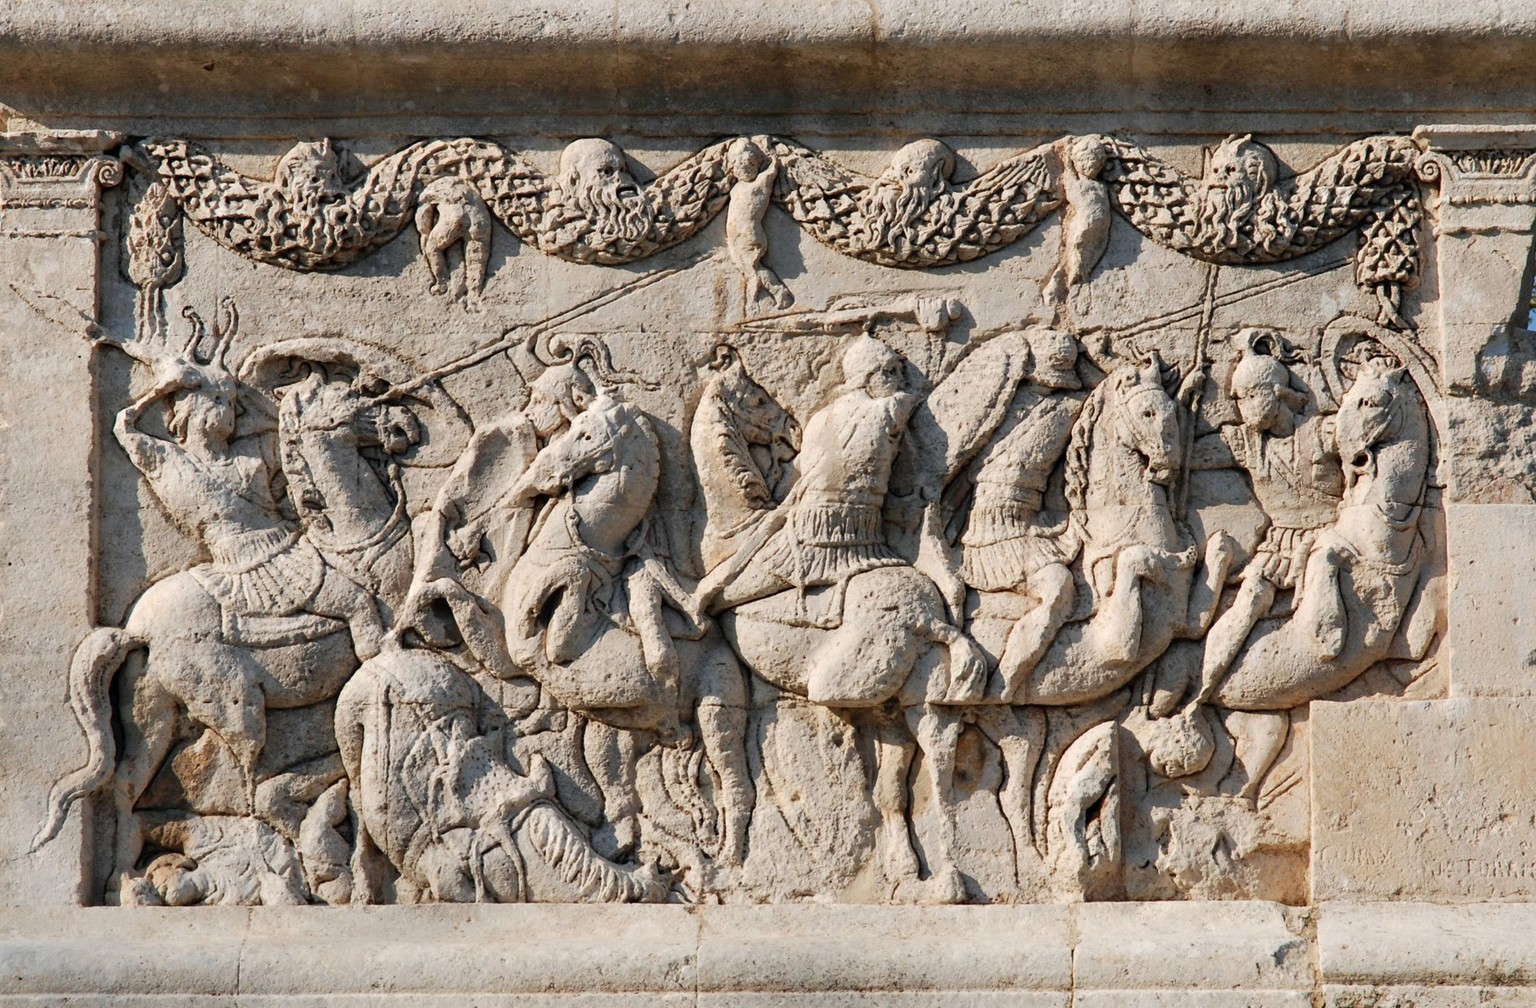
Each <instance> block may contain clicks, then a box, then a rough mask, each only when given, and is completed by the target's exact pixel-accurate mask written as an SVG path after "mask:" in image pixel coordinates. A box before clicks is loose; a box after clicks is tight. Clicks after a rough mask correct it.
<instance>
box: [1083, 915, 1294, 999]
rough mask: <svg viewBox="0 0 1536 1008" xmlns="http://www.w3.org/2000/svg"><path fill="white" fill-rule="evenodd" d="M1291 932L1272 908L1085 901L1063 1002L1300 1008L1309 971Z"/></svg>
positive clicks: (1283, 917) (1291, 924)
mask: <svg viewBox="0 0 1536 1008" xmlns="http://www.w3.org/2000/svg"><path fill="white" fill-rule="evenodd" d="M1299 930H1300V929H1299V927H1298V925H1297V924H1296V923H1295V922H1293V921H1292V920H1290V919H1288V916H1287V912H1286V911H1285V910H1284V908H1282V907H1280V906H1278V905H1276V904H1273V903H1230V904H1224V905H1218V904H1213V903H1189V904H1174V903H1163V904H1141V905H1137V906H1130V905H1110V904H1092V903H1090V904H1085V905H1083V906H1081V907H1078V908H1077V912H1076V936H1077V940H1076V944H1075V951H1074V955H1073V981H1074V984H1075V994H1074V1000H1073V1004H1074V1005H1094V1006H1096V1008H1098V1006H1103V1008H1108V1006H1111V1005H1135V1006H1138V1008H1141V1006H1146V1008H1162V1006H1170V1008H1171V1006H1173V1005H1180V1004H1188V1005H1198V1006H1209V1008H1228V1006H1232V1008H1237V1006H1241V1005H1254V1006H1263V1008H1270V1006H1275V1008H1292V1006H1296V1008H1300V1006H1303V1005H1307V1004H1309V1003H1310V1001H1309V998H1310V996H1311V995H1310V991H1311V987H1312V967H1311V960H1310V949H1309V943H1308V940H1307V938H1306V937H1305V935H1303V934H1301V933H1298V932H1299Z"/></svg>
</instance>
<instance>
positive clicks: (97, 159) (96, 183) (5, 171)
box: [0, 130, 123, 233]
mask: <svg viewBox="0 0 1536 1008" xmlns="http://www.w3.org/2000/svg"><path fill="white" fill-rule="evenodd" d="M121 140H122V138H121V137H120V136H119V135H118V134H116V133H108V132H104V131H100V130H81V131H76V130H70V131H62V132H57V133H0V207H3V208H4V209H6V210H21V209H35V210H45V211H46V210H61V209H62V210H89V209H94V208H95V206H96V201H97V198H98V197H99V195H100V192H101V190H102V189H103V188H110V187H112V186H115V185H118V184H119V183H121V182H122V181H123V165H122V162H121V161H119V160H118V159H117V158H116V157H115V156H112V155H109V154H106V153H105V152H106V151H108V150H110V149H111V148H113V147H115V146H117V144H118V143H120V142H121ZM24 233H25V229H24Z"/></svg>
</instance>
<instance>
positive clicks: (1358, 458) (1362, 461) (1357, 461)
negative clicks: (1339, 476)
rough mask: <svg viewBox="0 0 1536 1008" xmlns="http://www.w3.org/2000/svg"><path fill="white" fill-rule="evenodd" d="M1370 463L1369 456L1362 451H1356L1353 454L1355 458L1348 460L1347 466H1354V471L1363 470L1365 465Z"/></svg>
mask: <svg viewBox="0 0 1536 1008" xmlns="http://www.w3.org/2000/svg"><path fill="white" fill-rule="evenodd" d="M1370 461H1371V457H1370V456H1369V455H1367V454H1366V453H1365V452H1363V451H1358V452H1355V457H1354V458H1352V459H1350V460H1349V464H1350V465H1352V466H1354V467H1355V468H1356V469H1364V468H1365V466H1366V464H1367V463H1369V462H1370Z"/></svg>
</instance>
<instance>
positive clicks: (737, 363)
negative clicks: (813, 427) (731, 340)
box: [704, 344, 800, 482]
mask: <svg viewBox="0 0 1536 1008" xmlns="http://www.w3.org/2000/svg"><path fill="white" fill-rule="evenodd" d="M709 366H710V369H711V370H712V371H714V373H715V374H714V377H712V378H711V379H710V381H709V383H708V387H707V389H706V390H705V393H704V394H705V398H706V399H707V400H708V402H709V404H710V408H711V410H712V412H713V414H714V416H715V418H716V419H717V421H718V422H719V423H720V424H721V425H722V426H723V427H724V428H726V429H728V430H730V431H732V432H734V433H735V434H736V435H737V436H738V437H739V438H740V441H741V442H742V443H744V444H745V445H750V446H754V447H761V448H764V449H766V451H767V456H768V458H767V460H768V463H769V468H776V467H777V466H779V465H780V464H782V463H785V462H788V461H790V460H791V459H793V458H794V457H795V456H796V455H797V454H798V453H799V451H800V424H799V423H797V422H796V420H795V418H794V417H793V416H791V415H790V413H789V411H788V410H786V409H785V408H784V407H783V406H782V405H780V404H779V401H778V400H777V399H775V398H774V397H773V396H772V395H770V394H769V393H768V390H767V389H765V388H763V387H762V386H761V385H759V384H758V383H757V381H756V380H755V379H754V378H753V377H752V376H751V375H749V374H748V373H747V369H746V367H745V366H744V365H743V364H742V363H741V357H740V356H739V355H738V354H737V353H736V351H735V350H734V349H733V348H731V347H730V346H727V345H725V344H721V345H720V346H718V347H716V348H715V356H714V359H713V360H712V361H711V362H710V365H709ZM759 468H762V467H761V466H759ZM763 475H764V478H765V479H768V480H769V482H772V479H771V478H770V477H771V476H772V473H769V472H764V474H763Z"/></svg>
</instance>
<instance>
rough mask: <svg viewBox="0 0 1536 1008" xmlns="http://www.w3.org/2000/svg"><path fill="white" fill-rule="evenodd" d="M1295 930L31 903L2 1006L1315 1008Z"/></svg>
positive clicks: (1279, 919)
mask: <svg viewBox="0 0 1536 1008" xmlns="http://www.w3.org/2000/svg"><path fill="white" fill-rule="evenodd" d="M1299 921H1300V917H1299V916H1298V914H1297V912H1296V911H1294V910H1288V909H1287V908H1284V907H1281V906H1279V905H1278V904H1273V903H1258V902H1253V903H1243V902H1233V903H1205V904H1193V903H1185V904H1179V903H1165V904H1149V905H1139V906H1138V905H1133V904H1098V905H1088V906H992V907H878V906H823V905H796V906H723V907H721V906H715V907H694V908H685V907H620V906H601V907H599V906H450V905H434V906H418V907H380V908H372V909H367V910H355V909H344V908H335V909H323V908H293V909H282V908H268V909H259V910H248V909H238V908H217V907H214V908H196V909H188V910H178V909H142V910H140V909H133V910H127V909H114V908H71V909H50V910H42V911H39V910H33V909H21V910H8V911H4V912H0V1005H11V1004H16V1005H20V1004H35V1003H38V999H40V998H46V997H49V996H54V997H58V996H64V995H69V996H71V997H77V996H85V997H87V998H89V997H92V996H96V995H108V994H112V995H118V996H123V997H137V998H146V999H148V998H154V997H157V996H171V995H176V994H189V993H196V994H200V995H203V996H205V997H209V996H211V997H220V996H223V997H229V998H235V997H239V999H240V1003H241V1004H242V1005H244V1004H246V1003H247V999H251V998H254V999H258V1000H261V999H271V1000H272V1001H273V1002H274V1003H277V1002H279V1001H281V1000H283V999H299V998H304V997H306V996H313V995H320V994H324V995H328V996H330V997H337V998H345V999H351V998H354V997H362V996H364V995H374V996H381V998H382V996H384V995H389V996H395V997H399V996H402V995H425V996H446V995H458V996H461V997H462V996H467V995H493V996H494V997H495V998H497V999H501V998H509V999H510V998H522V999H523V1000H526V1001H528V1003H541V1002H542V1001H543V999H544V998H546V997H547V998H548V1003H551V1004H556V1003H560V1001H559V997H558V995H562V994H572V993H576V992H580V993H582V994H584V995H586V996H588V997H591V998H599V999H605V998H615V997H619V996H621V995H630V996H633V997H634V998H635V1000H636V1003H648V1004H649V1003H661V1002H659V1001H657V1000H654V999H656V998H659V997H662V996H669V995H670V996H679V997H684V998H688V997H696V998H697V999H698V1001H697V1003H700V1004H706V1003H719V1004H726V1003H730V1004H742V1003H753V1002H754V1000H755V999H756V998H758V997H766V996H769V995H774V996H780V997H787V998H794V997H795V996H797V995H811V994H822V995H825V994H827V993H829V992H831V993H836V994H837V995H838V996H839V998H840V999H842V1000H845V1001H846V1003H849V1004H853V1003H865V1002H864V1001H863V1000H862V996H866V995H872V994H877V993H878V994H880V995H881V996H882V997H886V998H894V997H897V996H899V997H900V998H903V999H911V1003H914V1004H944V1003H950V1002H951V1001H954V1003H964V1004H984V1003H987V1002H986V1000H985V999H986V998H987V997H990V996H994V995H998V994H1001V993H1007V992H1034V993H1036V994H1041V995H1045V994H1051V995H1063V997H1062V998H1061V999H1059V1000H1058V999H1052V998H1044V999H1032V1000H1030V1001H1028V1002H1008V1003H1012V1004H1037V1003H1038V1004H1041V1005H1046V1004H1057V1003H1060V1004H1063V1005H1064V1004H1065V1003H1066V1001H1065V997H1064V995H1066V994H1067V993H1068V992H1071V991H1074V990H1076V991H1080V992H1090V991H1092V992H1100V993H1101V994H1102V995H1103V996H1104V997H1109V995H1110V994H1112V993H1118V994H1122V995H1123V994H1125V993H1126V992H1145V993H1146V999H1147V1000H1146V1003H1148V1004H1153V1003H1161V1002H1162V1001H1166V1000H1167V997H1169V996H1172V994H1174V993H1177V992H1179V991H1188V990H1211V991H1227V992H1234V991H1236V992H1243V994H1244V996H1246V997H1248V998H1249V999H1250V1001H1252V1002H1254V1003H1257V1004H1270V1003H1275V1004H1290V1003H1296V1004H1304V1003H1305V1001H1304V1000H1302V1001H1297V1000H1295V999H1296V998H1297V997H1300V996H1305V995H1307V993H1308V992H1310V991H1311V990H1312V989H1313V988H1314V977H1313V975H1312V971H1311V967H1310V963H1311V962H1312V960H1313V957H1312V955H1311V953H1310V950H1309V949H1308V945H1307V937H1306V935H1305V934H1304V933H1299V932H1298V930H1297V928H1298V927H1299V926H1300V925H1299V923H1298V922H1299ZM960 994H965V995H966V998H964V999H959V998H958V995H960ZM972 995H975V997H972ZM1095 996H1098V995H1095ZM642 999H651V1000H644V1001H642ZM1112 1000H1113V999H1112V998H1111V1001H1112ZM86 1003H88V1002H86ZM147 1003H153V1002H147ZM252 1003H254V1002H252ZM327 1003H328V1004H329V1003H333V1002H331V1001H327ZM341 1003H348V1002H341ZM476 1003H477V1004H478V1003H480V1001H479V999H478V998H477V1000H476ZM507 1003H509V1004H511V1003H520V1002H518V1001H515V1000H508V1001H507ZM582 1003H586V1002H582ZM595 1003H602V1002H601V1001H599V1002H595ZM820 1003H823V1004H824V1003H828V1002H820ZM833 1003H836V1002H833ZM870 1003H874V1002H870ZM878 1003H892V1004H894V1003H898V1002H897V1001H894V1000H890V1001H881V1002H878ZM1216 1003H1217V1002H1212V1004H1213V1005H1214V1004H1216Z"/></svg>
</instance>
